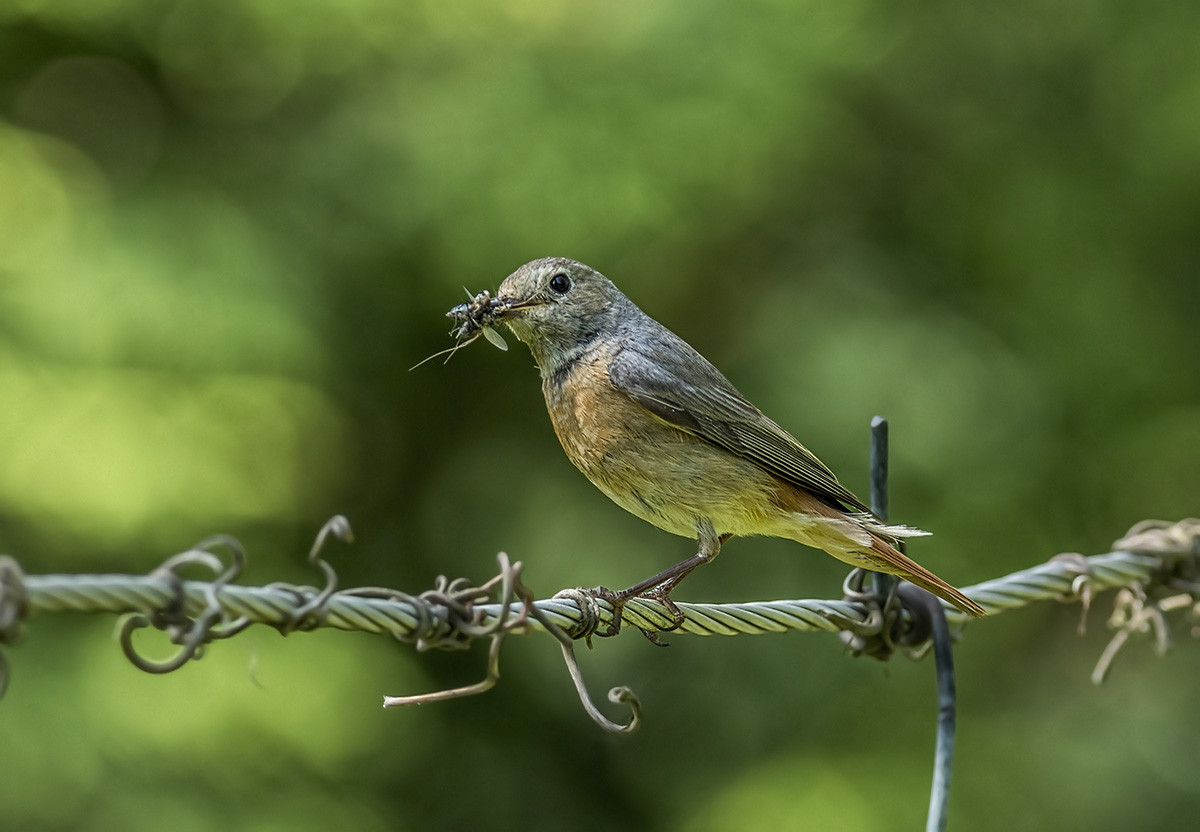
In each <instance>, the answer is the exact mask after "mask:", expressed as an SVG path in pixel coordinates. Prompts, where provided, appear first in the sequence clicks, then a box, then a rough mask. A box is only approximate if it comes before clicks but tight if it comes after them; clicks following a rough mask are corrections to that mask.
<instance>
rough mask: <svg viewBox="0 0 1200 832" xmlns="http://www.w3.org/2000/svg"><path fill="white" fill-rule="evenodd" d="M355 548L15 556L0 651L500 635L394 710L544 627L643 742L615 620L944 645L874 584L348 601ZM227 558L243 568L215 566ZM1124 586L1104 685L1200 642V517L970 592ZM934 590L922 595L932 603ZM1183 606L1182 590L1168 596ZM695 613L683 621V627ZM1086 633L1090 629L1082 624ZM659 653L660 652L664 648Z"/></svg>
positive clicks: (449, 645) (183, 652)
mask: <svg viewBox="0 0 1200 832" xmlns="http://www.w3.org/2000/svg"><path fill="white" fill-rule="evenodd" d="M330 537H336V538H338V539H341V540H342V541H344V542H349V541H350V540H352V539H353V536H352V534H351V531H350V526H349V523H348V522H347V521H346V519H345V518H344V517H341V516H336V517H333V518H332V519H330V521H329V522H328V523H326V524H325V527H324V528H323V529H322V530H321V532H320V534H318V535H317V539H316V541H315V543H314V544H313V548H312V551H311V552H310V553H309V557H308V560H309V563H310V564H312V565H313V566H314V567H316V568H317V569H318V570H319V571H320V572H321V574H322V575H323V577H324V578H325V586H324V587H323V588H321V589H316V588H314V587H302V586H293V585H290V584H272V585H270V586H263V587H246V586H238V585H236V584H233V583H231V582H232V581H233V580H234V579H236V578H237V577H238V575H239V574H240V573H241V570H242V568H243V566H244V565H245V552H244V551H243V549H242V546H241V544H240V543H238V542H237V541H236V540H234V539H233V538H230V537H227V536H223V535H217V536H215V537H211V538H208V539H206V540H203V541H201V542H200V543H198V544H197V545H196V547H194V548H193V549H190V550H188V551H186V552H181V553H180V554H177V555H173V556H172V557H170V558H167V560H166V561H164V562H163V564H162V565H161V566H159V567H158V568H157V569H155V570H154V571H153V572H151V573H150V574H149V575H29V576H26V575H24V574H23V573H22V571H21V569H20V567H19V565H18V564H17V563H16V561H15V560H13V559H12V558H9V557H4V556H0V645H2V644H11V643H13V642H15V641H16V639H17V638H18V637H19V635H20V624H21V621H22V619H23V618H25V617H26V616H27V615H29V614H31V613H36V612H41V613H46V612H68V611H72V612H110V613H132V615H130V616H127V617H126V618H125V620H124V621H123V622H122V624H121V626H120V628H119V637H120V643H121V649H122V651H123V652H124V653H125V655H126V657H127V658H128V659H129V660H130V661H131V662H133V664H134V665H135V666H137V667H139V668H141V669H142V670H144V671H146V672H148V673H169V672H171V671H173V670H177V669H179V668H180V667H182V666H183V665H184V664H186V663H187V662H188V661H190V660H192V659H197V658H200V657H201V656H202V655H203V648H204V645H205V644H207V643H208V642H211V641H214V640H216V639H223V638H229V637H231V636H234V635H236V634H237V633H240V632H241V631H242V630H243V629H245V628H246V627H247V626H249V625H250V624H253V623H258V624H266V625H269V626H272V627H275V628H276V629H278V630H279V632H280V633H282V634H284V635H287V634H288V633H290V632H293V631H295V630H310V629H315V628H317V627H332V628H336V629H340V630H352V631H360V632H370V633H390V634H391V635H392V636H394V637H395V638H397V639H398V640H400V641H404V642H411V643H414V644H415V645H416V647H417V649H418V650H426V649H429V648H431V647H438V648H445V649H460V648H463V647H466V646H467V645H468V644H469V643H470V642H471V641H472V640H473V639H475V638H484V637H486V638H489V639H490V640H491V647H490V649H489V651H488V655H489V658H488V668H487V674H486V676H485V677H484V679H483V680H481V681H480V682H478V683H476V684H473V685H467V686H465V687H460V688H452V689H447V690H440V691H433V692H431V693H423V694H416V695H408V696H394V697H385V698H384V706H385V707H392V706H401V705H411V704H419V703H423V702H435V701H439V700H443V699H450V698H455V697H459V696H469V695H472V694H476V693H482V692H484V691H486V690H488V689H490V688H491V687H493V686H494V685H495V684H496V682H497V681H498V680H499V678H500V671H499V657H500V649H501V646H502V644H503V641H504V639H505V638H506V637H507V636H508V635H510V634H512V633H527V632H530V631H534V630H539V631H543V632H549V633H551V634H552V635H553V636H554V637H555V638H556V639H557V640H558V641H559V643H560V647H561V648H562V653H563V659H564V661H565V663H566V666H567V670H568V672H569V673H570V675H571V679H572V681H573V682H574V684H575V689H576V693H577V694H578V695H579V698H580V702H581V703H582V705H583V707H584V709H585V711H586V712H587V713H588V715H589V716H590V717H591V718H592V719H593V720H594V721H595V722H596V723H597V724H598V725H600V726H601V727H602V728H604V729H605V730H606V731H611V732H613V733H629V732H631V731H635V730H637V728H638V726H639V725H640V724H641V705H640V703H639V702H638V700H637V697H636V696H635V695H634V693H633V692H632V691H631V690H629V689H628V688H625V687H617V688H613V689H612V690H610V691H609V693H608V699H609V701H610V702H612V703H614V704H619V705H622V706H624V707H625V708H626V709H627V710H628V713H629V716H628V718H627V719H626V720H625V721H624V722H615V721H613V720H610V719H609V718H608V717H606V716H604V714H603V713H601V711H600V709H599V708H597V707H596V705H595V704H594V703H593V702H592V699H591V696H590V694H589V693H588V690H587V686H586V684H585V683H584V680H583V676H582V674H581V673H580V670H579V666H578V663H577V662H576V659H575V653H574V647H573V644H574V640H576V639H580V638H584V639H588V643H589V644H590V639H591V637H592V636H593V635H596V634H600V635H604V634H615V633H616V632H618V630H619V628H617V627H614V626H613V624H614V616H620V622H619V623H622V624H627V625H632V626H634V627H636V628H638V629H640V630H641V631H642V632H643V633H645V634H646V635H647V636H651V635H652V634H653V633H655V632H681V633H689V634H692V635H727V636H728V635H738V634H759V633H782V632H786V631H806V632H815V631H824V632H839V633H840V634H841V636H842V638H843V640H844V641H846V643H847V644H848V645H849V646H850V649H851V652H853V653H854V654H856V655H860V654H867V655H872V656H875V657H877V658H887V656H889V655H890V654H891V653H892V652H894V651H895V650H896V649H897V648H901V649H904V650H906V651H907V652H908V653H909V654H910V655H913V656H919V655H920V654H921V653H922V652H923V651H924V650H925V649H926V648H927V647H928V646H929V644H930V643H931V642H930V630H929V628H928V626H927V625H928V623H929V618H930V616H929V615H928V613H927V612H926V613H925V614H924V615H923V616H922V614H921V606H922V605H923V604H928V603H932V600H933V596H929V595H927V594H925V597H921V596H920V595H918V596H917V598H916V600H915V601H914V599H913V597H912V593H911V592H908V591H907V590H915V589H916V588H915V587H906V586H905V585H900V586H899V587H898V588H897V590H898V591H897V592H895V593H890V592H889V594H888V595H886V596H884V595H882V594H880V593H879V591H878V590H867V589H865V587H864V573H863V572H862V570H855V571H854V572H852V573H851V574H850V576H849V577H848V578H847V580H846V583H845V586H844V590H845V593H846V597H845V599H843V600H841V601H825V600H798V601H754V602H747V603H732V604H694V603H692V604H689V603H677V604H672V605H671V606H667V605H664V604H662V603H660V602H658V601H654V600H649V599H645V598H635V599H632V600H629V601H627V602H625V603H624V604H622V605H620V607H619V611H618V610H615V609H614V605H613V604H612V603H611V602H610V601H608V600H606V596H605V593H602V592H597V591H589V590H583V589H566V590H563V591H562V592H559V593H558V594H557V595H555V596H554V597H553V598H550V599H546V600H541V601H535V600H534V598H533V593H532V592H531V591H530V590H529V589H528V588H527V587H526V586H525V585H524V584H523V583H522V581H521V574H522V570H523V566H522V564H521V563H520V562H510V561H509V559H508V556H507V555H505V554H503V553H501V554H500V555H498V556H497V560H498V562H499V574H498V575H497V576H496V577H494V578H492V579H491V580H489V581H487V582H485V583H483V584H482V585H479V586H475V585H474V584H472V583H471V582H470V581H467V580H466V579H463V578H458V579H455V580H449V579H447V578H445V577H444V576H441V577H439V578H438V579H437V581H436V583H435V586H434V588H433V589H430V590H427V591H425V592H422V593H421V594H420V595H416V596H413V595H408V594H406V593H403V592H400V591H398V590H394V589H387V588H381V587H359V588H356V589H345V590H341V591H338V590H337V574H336V572H335V571H334V569H333V567H332V566H331V565H330V564H329V563H328V562H327V561H326V560H325V559H324V558H322V557H321V549H322V547H323V545H324V544H325V542H326V540H327V539H328V538H330ZM214 549H223V550H225V551H227V553H228V554H229V556H230V563H229V565H228V566H225V565H224V562H223V561H222V560H221V559H220V558H219V557H217V556H216V554H214V552H213V550H214ZM197 566H198V567H201V568H205V569H207V570H209V571H210V572H212V574H213V575H214V579H213V580H211V581H197V580H184V579H183V578H182V576H181V574H180V572H181V570H182V569H184V568H189V567H197ZM1112 587H1120V592H1119V593H1118V595H1117V601H1116V604H1115V609H1114V612H1113V615H1112V617H1111V618H1110V622H1109V623H1110V625H1111V626H1112V627H1113V628H1114V629H1115V630H1116V631H1117V633H1116V635H1115V636H1114V637H1113V639H1112V641H1111V643H1110V644H1109V646H1108V648H1107V649H1106V650H1105V651H1104V654H1103V655H1102V657H1101V659H1100V662H1099V663H1098V665H1097V667H1096V671H1095V672H1094V673H1093V679H1094V680H1096V681H1099V680H1101V679H1102V678H1103V677H1104V674H1105V673H1107V671H1108V668H1109V666H1110V665H1111V663H1112V660H1113V657H1114V656H1115V655H1116V653H1117V652H1118V651H1119V650H1120V649H1121V647H1122V646H1123V645H1124V644H1125V643H1126V641H1127V640H1128V639H1129V638H1130V637H1131V636H1132V635H1136V634H1145V633H1153V634H1154V636H1155V639H1156V644H1157V648H1158V650H1159V652H1163V651H1164V650H1165V649H1166V647H1167V646H1169V643H1170V628H1169V625H1168V622H1167V618H1166V613H1167V612H1171V611H1174V610H1179V609H1183V608H1186V609H1189V610H1190V613H1191V617H1192V622H1193V625H1194V626H1193V632H1194V633H1195V632H1197V630H1200V627H1197V626H1196V625H1197V623H1198V622H1200V600H1198V599H1200V520H1194V519H1189V520H1182V521H1180V522H1178V523H1174V524H1170V523H1163V522H1160V521H1144V522H1143V523H1139V524H1138V525H1136V526H1134V527H1133V528H1132V529H1131V530H1130V532H1129V533H1128V534H1127V535H1126V536H1125V537H1124V538H1122V539H1121V540H1118V541H1117V542H1116V543H1115V544H1114V551H1112V552H1109V553H1107V554H1104V555H1095V556H1093V557H1090V558H1085V557H1083V556H1082V555H1078V554H1066V555H1059V556H1057V557H1055V558H1053V559H1051V560H1050V561H1049V562H1048V563H1043V564H1040V565H1038V566H1034V567H1032V568H1030V569H1026V570H1023V571H1021V572H1015V573H1013V574H1011V575H1006V576H1004V577H1002V578H996V579H994V580H991V581H986V582H984V583H981V584H976V585H975V586H972V587H966V588H964V589H963V592H964V593H965V594H966V595H967V596H968V597H969V598H971V599H972V600H974V601H975V602H976V603H978V604H980V605H981V606H983V607H984V609H986V610H987V612H988V613H990V614H995V613H998V612H1003V611H1005V610H1010V609H1016V608H1017V607H1022V606H1025V605H1026V604H1030V603H1034V602H1036V601H1043V600H1050V599H1053V600H1058V601H1063V602H1071V601H1076V600H1078V601H1081V602H1082V603H1083V606H1084V611H1085V613H1086V610H1087V607H1088V605H1089V603H1090V602H1091V599H1092V596H1093V594H1094V593H1096V592H1100V591H1103V590H1105V589H1109V588H1112ZM917 592H918V593H920V592H921V591H920V590H917ZM1169 593H1174V594H1171V595H1169V597H1166V596H1167V595H1168V594H1169ZM943 606H944V607H945V608H946V612H947V618H948V619H949V620H951V621H954V622H956V623H964V624H965V622H966V620H967V617H966V615H965V614H964V613H961V612H959V611H958V610H957V609H954V608H951V607H949V606H948V605H943ZM680 615H682V620H680ZM148 626H154V627H157V628H158V629H160V630H163V631H164V632H166V633H167V635H168V638H169V639H170V640H171V642H173V643H174V644H176V645H178V646H179V648H180V649H179V651H178V652H177V653H176V655H175V656H174V657H173V658H171V659H168V660H166V661H153V660H150V659H148V658H146V657H144V656H143V655H141V654H140V653H139V652H138V650H137V649H136V648H135V646H134V643H133V639H132V633H133V632H134V631H135V630H137V629H140V628H142V627H148ZM1081 628H1082V623H1081ZM651 640H652V641H656V639H654V638H651ZM8 675H9V673H8V666H7V664H6V663H5V661H4V657H3V654H0V696H3V693H4V689H5V687H6V686H7V683H8Z"/></svg>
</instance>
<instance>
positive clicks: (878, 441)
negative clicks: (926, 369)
mask: <svg viewBox="0 0 1200 832" xmlns="http://www.w3.org/2000/svg"><path fill="white" fill-rule="evenodd" d="M871 511H872V513H874V515H875V516H876V517H878V518H879V519H880V520H882V521H883V522H885V523H886V522H887V518H888V421H887V419H885V418H883V417H882V416H876V417H875V418H873V419H872V420H871ZM896 580H897V579H896V578H895V577H893V576H892V575H885V574H884V573H882V572H872V573H871V585H872V587H874V589H875V592H876V593H878V594H879V595H881V596H883V597H884V598H887V597H888V596H889V595H891V593H892V589H893V588H894V587H895V585H896Z"/></svg>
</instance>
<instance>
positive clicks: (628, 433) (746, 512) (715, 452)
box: [448, 257, 985, 621]
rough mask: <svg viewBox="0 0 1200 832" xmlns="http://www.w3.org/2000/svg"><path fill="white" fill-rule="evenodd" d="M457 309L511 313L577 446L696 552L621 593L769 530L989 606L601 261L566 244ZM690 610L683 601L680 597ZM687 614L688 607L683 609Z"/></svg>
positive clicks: (605, 485)
mask: <svg viewBox="0 0 1200 832" xmlns="http://www.w3.org/2000/svg"><path fill="white" fill-rule="evenodd" d="M476 300H477V301H479V303H478V304H477V305H476V306H475V307H473V309H468V307H469V305H466V304H464V305H462V306H459V307H456V308H455V310H451V312H450V313H448V314H449V315H450V316H451V317H457V318H459V319H460V320H464V324H463V326H462V327H461V328H460V330H459V333H460V336H462V335H463V334H464V333H465V332H467V331H477V330H479V329H486V328H488V327H491V326H495V325H497V324H499V323H503V324H504V325H506V326H507V327H508V329H509V330H511V332H512V333H513V335H514V336H515V337H516V338H517V339H518V340H519V341H521V342H523V343H524V344H526V345H527V346H528V347H529V350H530V352H531V353H532V354H533V359H534V362H535V363H536V364H537V367H538V370H539V372H540V375H541V381H542V392H543V394H544V396H545V401H546V409H547V411H548V413H549V415H550V421H551V424H552V425H553V427H554V432H555V434H556V435H557V436H558V439H559V442H560V443H561V444H562V448H563V450H564V451H565V452H566V455H567V458H568V459H569V460H570V461H571V462H572V464H574V465H575V467H576V468H578V469H579V470H580V471H582V472H583V474H584V475H585V476H586V477H587V478H588V479H589V480H590V481H591V482H592V483H593V484H594V485H595V486H596V487H597V488H599V489H600V491H602V492H603V493H604V494H606V495H607V496H608V497H609V498H610V499H612V501H613V502H615V503H616V504H617V505H619V506H621V507H622V508H624V509H625V510H626V511H628V512H630V513H632V514H634V515H635V516H637V517H639V518H641V519H642V520H645V521H646V522H648V523H651V524H653V525H654V526H657V527H658V528H660V529H663V530H665V531H667V532H670V533H672V534H676V535H680V536H682V537H687V538H693V539H695V540H696V542H697V551H696V554H695V555H693V556H692V557H690V558H688V559H686V560H684V561H681V562H680V563H678V564H676V565H675V566H673V567H671V568H670V569H667V570H664V571H662V572H660V573H658V574H656V575H654V576H653V577H651V578H649V579H647V580H645V581H642V582H640V583H638V584H636V585H635V586H633V587H630V588H629V589H627V590H624V591H623V592H620V593H612V596H613V599H614V600H616V601H619V602H624V601H627V600H628V599H630V598H633V597H637V596H645V597H655V598H658V599H659V600H663V601H666V603H667V604H668V605H669V606H670V607H672V608H674V605H673V604H671V602H670V598H669V596H670V592H671V590H672V589H673V588H674V587H675V586H676V585H677V584H678V583H679V581H681V580H682V579H683V578H684V577H686V576H687V575H688V574H689V573H690V572H691V571H692V570H693V569H695V568H696V567H697V566H699V565H701V564H704V563H708V562H709V561H711V560H713V559H714V558H715V557H716V556H717V554H718V553H719V552H720V550H721V547H722V545H723V544H724V543H725V542H727V541H728V540H729V539H730V538H732V537H741V536H749V535H766V536H771V537H781V538H786V539H789V540H793V541H796V542H798V543H801V544H804V545H806V546H810V547H813V548H815V549H819V550H823V551H824V552H826V553H828V554H830V555H832V556H833V557H835V558H837V559H838V560H841V561H843V562H845V563H848V564H851V565H853V566H857V567H863V568H865V569H869V570H873V571H877V572H886V573H889V574H892V575H898V576H899V577H901V578H903V579H904V580H907V581H909V582H911V583H913V584H916V585H917V586H919V587H921V588H923V589H925V590H928V591H929V592H931V593H933V594H934V595H936V596H938V597H939V598H942V599H944V600H945V601H947V602H949V603H950V604H952V605H954V606H955V607H957V608H958V609H960V610H962V611H963V612H965V613H967V614H968V615H971V616H974V617H979V616H983V615H984V614H985V611H984V609H983V608H982V607H980V606H979V605H978V604H977V603H975V602H974V601H972V600H971V599H970V598H968V597H967V596H966V595H964V594H963V593H962V592H960V591H959V590H958V589H955V588H954V587H953V586H951V585H950V584H948V583H947V582H946V581H944V580H942V579H941V578H939V577H938V576H937V575H935V574H933V573H932V572H930V571H929V570H928V569H926V568H925V567H923V566H921V565H920V564H918V563H917V562H916V561H914V560H913V559H912V558H910V557H908V556H907V555H906V554H904V552H902V551H901V547H902V543H901V542H902V541H903V540H905V539H906V538H909V537H915V536H922V535H925V534H928V533H927V532H924V531H922V530H920V529H914V528H911V527H909V526H902V525H889V524H887V523H885V522H883V521H882V520H880V519H879V518H877V517H876V516H875V515H874V514H872V512H871V511H870V509H869V508H868V507H867V506H866V505H865V504H864V503H863V502H862V501H861V500H860V499H859V498H858V497H856V496H855V495H854V494H853V493H852V492H850V491H849V490H848V489H847V488H846V487H845V486H844V485H842V484H841V483H840V482H839V481H838V478H837V477H836V476H835V475H834V473H833V472H832V471H831V470H830V469H829V468H828V467H827V466H826V465H825V464H824V463H822V462H821V461H820V460H819V459H818V458H817V457H816V456H815V455H814V454H813V453H812V452H811V451H809V450H808V448H806V447H805V446H804V445H802V444H801V443H800V442H799V441H797V440H796V439H795V438H794V437H793V436H792V435H791V434H790V433H788V432H787V431H786V430H784V429H783V428H782V427H780V426H779V425H778V424H776V423H775V422H774V421H772V420H771V419H770V418H768V417H767V416H766V415H764V414H763V412H762V411H761V410H759V409H758V408H757V407H755V406H754V405H753V404H751V402H750V401H749V400H748V399H747V398H746V397H745V396H743V395H742V394H741V393H740V392H739V391H738V390H737V388H735V387H734V386H733V384H732V383H731V382H730V381H729V380H728V379H726V378H725V376H724V375H723V374H722V373H721V372H720V371H719V370H718V369H717V368H716V367H714V366H713V365H712V364H711V363H710V362H709V361H708V360H707V359H705V358H704V357H703V356H702V355H700V353H699V352H697V351H696V350H695V349H694V348H693V347H691V346H690V345H689V344H688V343H687V342H685V341H684V340H683V339H682V338H680V337H679V336H678V335H676V334H675V333H673V332H671V331H670V330H669V329H667V328H666V327H665V326H663V325H662V324H660V323H659V322H658V321H656V320H654V319H653V318H651V317H650V316H649V315H647V314H646V313H645V312H643V311H642V310H641V309H640V308H638V307H637V305H635V304H634V303H633V301H631V300H630V299H629V298H628V297H626V296H625V295H624V294H623V293H622V292H621V291H620V290H619V289H618V288H617V286H616V285H615V284H614V283H613V282H612V281H611V280H609V279H608V278H607V277H605V276H604V275H603V274H601V273H600V272H598V271H596V270H595V269H593V268H591V267H590V266H587V265H585V264H583V263H580V262H577V261H575V260H571V259H568V258H565V257H544V258H541V259H538V260H533V261H531V262H529V263H526V264H525V265H523V266H521V267H520V268H518V269H517V270H516V271H514V272H513V273H512V274H510V275H509V276H508V277H507V278H505V280H504V281H503V282H502V283H501V284H500V287H499V289H498V291H497V293H496V296H495V297H494V298H492V297H490V296H489V295H488V294H487V293H486V292H485V293H482V294H480V295H479V296H478V297H477V299H476ZM674 609H676V610H677V608H674ZM679 620H680V621H682V616H680V617H679Z"/></svg>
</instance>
